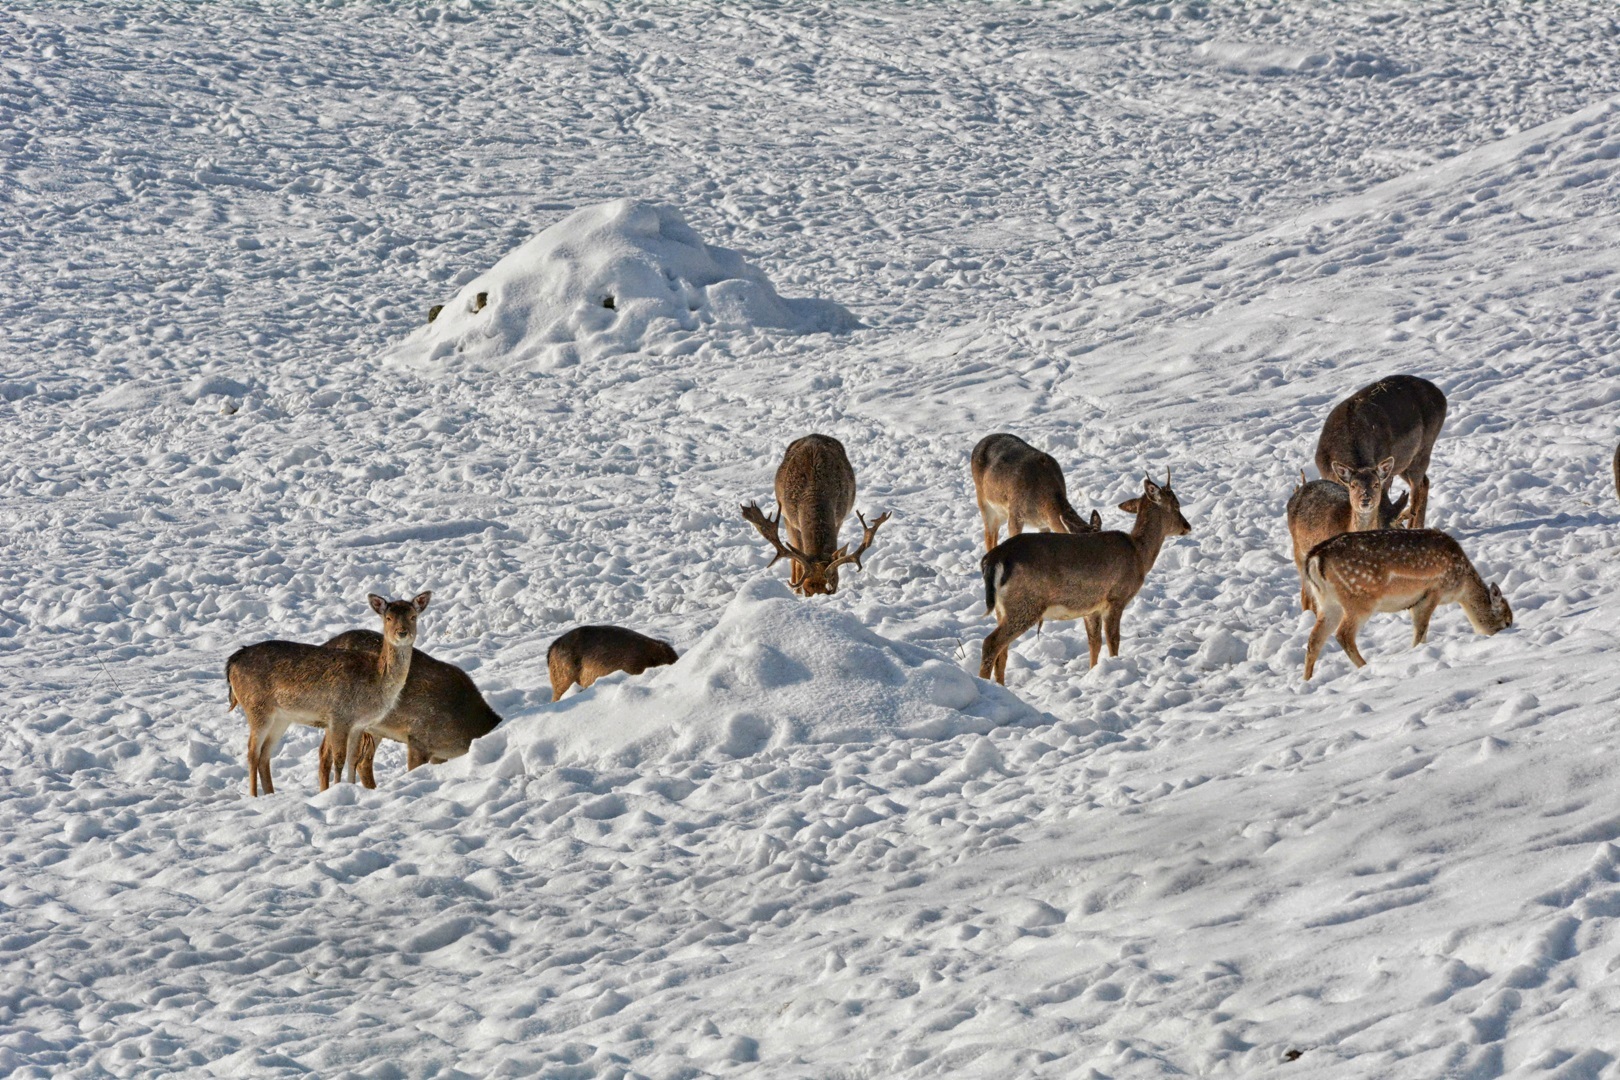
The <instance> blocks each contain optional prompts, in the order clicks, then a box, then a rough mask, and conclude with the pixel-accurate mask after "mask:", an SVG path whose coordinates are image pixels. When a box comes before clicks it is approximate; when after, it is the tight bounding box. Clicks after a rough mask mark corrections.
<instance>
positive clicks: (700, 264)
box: [390, 199, 858, 370]
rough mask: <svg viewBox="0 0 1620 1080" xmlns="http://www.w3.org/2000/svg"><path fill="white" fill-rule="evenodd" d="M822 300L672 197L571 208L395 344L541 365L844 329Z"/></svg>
mask: <svg viewBox="0 0 1620 1080" xmlns="http://www.w3.org/2000/svg"><path fill="white" fill-rule="evenodd" d="M856 325H858V324H857V323H856V321H855V318H854V316H852V315H850V313H849V312H848V311H846V310H845V309H844V308H843V307H841V306H840V305H838V304H836V303H833V302H832V301H829V300H784V299H783V298H782V297H780V296H778V295H777V294H776V289H775V288H773V287H772V286H771V283H770V282H769V281H768V280H766V278H765V275H764V274H762V273H760V272H759V270H758V269H756V268H755V267H752V266H750V265H748V263H746V262H745V261H744V260H743V258H742V256H741V255H739V254H737V253H736V252H735V251H728V250H726V249H725V248H717V247H711V246H710V245H708V244H705V243H704V242H703V241H702V240H701V239H700V238H699V237H698V235H697V234H696V233H695V232H693V231H692V229H691V227H690V226H689V225H687V224H686V222H685V221H683V220H681V216H680V214H678V213H676V212H675V211H674V210H673V209H671V208H670V207H667V206H657V205H653V204H650V203H645V202H640V201H637V200H635V199H617V200H615V201H613V202H611V203H606V204H603V205H600V206H589V207H586V208H584V209H582V210H578V211H576V212H575V213H573V214H570V215H569V216H568V217H566V218H564V219H563V220H562V221H559V222H558V223H557V224H555V225H553V226H551V227H550V228H549V229H546V230H545V231H544V232H542V233H541V234H540V235H539V236H537V237H535V238H534V239H533V240H530V241H529V242H528V243H526V244H524V245H523V246H522V247H520V248H518V249H517V250H516V251H514V252H512V253H511V254H510V255H508V256H506V257H505V258H503V259H502V260H501V261H500V262H498V263H496V264H495V266H494V267H493V268H491V269H490V270H489V272H488V273H485V274H480V275H479V276H477V277H475V278H473V279H472V281H470V282H468V283H467V284H466V285H465V286H463V287H462V289H461V291H460V292H458V293H457V294H456V296H455V298H454V299H453V300H451V301H450V302H449V303H448V304H446V305H445V306H444V310H443V311H441V312H440V313H439V315H438V318H436V319H435V320H434V321H433V322H432V323H431V324H429V325H428V326H427V327H425V328H424V329H422V330H420V331H418V332H417V333H416V334H413V335H412V336H411V337H410V338H409V339H407V340H406V341H405V342H404V343H403V344H402V345H401V346H400V347H399V348H398V349H397V350H395V351H394V352H392V353H391V354H390V355H391V357H392V358H394V359H397V360H398V361H399V362H400V363H404V364H415V365H417V366H418V367H421V368H425V369H428V370H432V369H433V368H434V367H437V366H452V365H453V366H460V365H464V364H483V365H488V366H494V367H500V368H509V367H513V366H516V365H521V364H529V365H534V366H538V367H542V368H549V367H560V366H566V365H568V364H577V363H579V362H580V361H581V360H582V359H584V360H594V359H597V358H599V357H601V356H604V355H606V354H608V353H615V352H645V351H649V350H651V351H654V352H657V353H660V354H668V353H669V352H671V351H672V350H676V349H680V348H683V347H692V346H695V345H696V344H697V342H695V341H693V340H692V333H691V332H693V331H696V330H698V329H699V328H704V329H706V330H709V331H711V332H725V331H731V332H733V333H736V332H739V331H747V330H755V329H773V330H783V331H789V332H792V333H798V334H809V333H816V332H826V333H833V332H841V331H847V330H851V329H853V328H854V327H855V326H856Z"/></svg>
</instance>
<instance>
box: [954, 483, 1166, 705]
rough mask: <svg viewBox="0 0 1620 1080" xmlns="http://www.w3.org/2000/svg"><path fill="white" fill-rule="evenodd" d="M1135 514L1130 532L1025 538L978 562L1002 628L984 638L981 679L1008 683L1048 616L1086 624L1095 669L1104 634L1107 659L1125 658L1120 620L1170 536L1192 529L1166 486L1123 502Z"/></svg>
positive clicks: (1151, 486)
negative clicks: (1021, 648)
mask: <svg viewBox="0 0 1620 1080" xmlns="http://www.w3.org/2000/svg"><path fill="white" fill-rule="evenodd" d="M1119 508H1120V509H1121V510H1123V511H1125V512H1126V513H1127V514H1135V515H1136V524H1135V525H1134V526H1132V528H1131V531H1130V532H1128V533H1124V532H1119V531H1117V530H1112V529H1111V530H1109V531H1107V532H1085V533H1021V534H1019V535H1018V536H1010V537H1008V538H1007V539H1006V541H1004V542H1003V543H1001V544H999V545H997V546H996V548H995V550H993V551H991V552H990V553H989V554H988V555H986V556H985V557H984V559H983V560H982V561H981V562H980V564H979V565H980V566H982V567H983V568H984V602H985V608H986V609H987V610H986V614H988V613H989V612H991V611H993V612H995V615H996V628H995V629H994V630H992V631H990V635H989V636H988V637H986V638H985V639H984V649H983V651H982V653H981V655H980V661H979V678H981V679H988V678H990V677H991V675H992V673H993V674H994V675H995V679H996V681H997V682H999V683H1001V684H1002V685H1006V682H1007V650H1008V648H1009V647H1010V646H1011V645H1012V643H1013V641H1014V640H1016V639H1017V638H1018V636H1019V635H1020V634H1022V633H1024V631H1026V630H1028V629H1029V628H1030V627H1032V626H1034V625H1035V624H1036V623H1038V622H1043V621H1045V620H1047V619H1084V620H1085V621H1086V641H1087V643H1088V644H1090V646H1091V664H1092V666H1093V667H1095V666H1096V664H1097V656H1098V654H1099V653H1100V652H1101V651H1102V643H1103V635H1104V633H1105V632H1106V634H1107V636H1108V655H1109V656H1118V655H1119V619H1120V616H1121V615H1122V614H1123V613H1124V611H1125V605H1126V604H1129V603H1130V602H1131V598H1132V597H1134V596H1135V595H1136V594H1137V593H1138V592H1140V591H1141V588H1142V582H1143V581H1145V580H1146V579H1147V573H1148V571H1149V570H1151V569H1153V564H1154V562H1155V561H1156V560H1157V559H1158V557H1159V549H1160V548H1161V547H1163V546H1164V540H1165V537H1167V536H1186V535H1187V534H1188V533H1190V532H1192V526H1191V525H1189V524H1187V519H1186V518H1185V517H1183V516H1182V515H1181V503H1180V502H1179V501H1178V500H1177V499H1176V494H1175V492H1173V491H1171V490H1170V474H1169V473H1165V477H1164V486H1162V487H1161V486H1159V485H1158V484H1155V483H1154V482H1153V481H1152V480H1144V481H1143V484H1142V494H1141V496H1139V497H1138V498H1135V499H1131V500H1130V501H1129V502H1123V503H1120V504H1119Z"/></svg>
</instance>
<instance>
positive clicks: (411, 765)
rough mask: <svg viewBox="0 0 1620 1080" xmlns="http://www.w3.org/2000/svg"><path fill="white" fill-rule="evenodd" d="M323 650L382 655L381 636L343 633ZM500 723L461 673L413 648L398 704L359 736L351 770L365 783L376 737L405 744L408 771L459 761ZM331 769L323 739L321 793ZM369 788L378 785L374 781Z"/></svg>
mask: <svg viewBox="0 0 1620 1080" xmlns="http://www.w3.org/2000/svg"><path fill="white" fill-rule="evenodd" d="M322 648H327V649H349V650H352V651H354V652H359V653H366V654H368V655H370V656H372V657H376V656H378V655H379V654H381V652H382V649H383V636H382V635H381V634H379V633H377V631H375V630H346V631H344V632H343V633H341V634H339V635H338V636H337V637H335V638H333V639H332V640H330V641H328V642H327V643H326V644H325V645H324V646H322ZM500 722H501V716H500V714H499V713H497V712H496V711H495V710H494V709H492V708H490V707H489V702H487V701H485V700H484V695H483V694H480V693H479V692H478V686H477V684H476V683H474V682H473V681H472V679H471V678H470V677H469V676H468V675H467V673H466V672H465V671H462V670H461V669H460V668H458V667H456V665H454V664H447V663H445V662H444V661H443V660H438V659H435V658H434V657H431V656H429V655H428V654H427V653H425V652H423V651H422V650H420V649H412V650H411V666H410V671H409V673H408V674H407V675H406V676H405V685H404V686H403V687H402V688H401V689H400V692H399V700H398V701H396V702H395V703H394V707H393V709H392V710H390V711H389V713H388V715H387V716H384V717H383V718H382V719H381V720H379V721H377V722H375V723H373V724H372V725H371V727H370V728H369V729H368V730H367V731H366V732H365V733H364V734H363V735H362V736H361V738H360V745H359V748H358V750H357V756H358V760H357V761H356V762H355V771H356V773H357V774H358V775H359V776H361V777H362V782H364V777H365V776H366V774H367V773H368V772H369V771H370V768H371V757H372V754H373V753H374V752H375V750H376V745H377V738H378V737H379V736H380V737H382V738H385V739H392V740H393V741H395V742H401V743H404V744H405V767H406V769H407V770H410V769H415V768H417V767H419V766H422V765H429V764H431V765H442V764H444V763H445V762H446V761H449V760H450V759H451V758H458V757H460V756H461V755H463V754H465V753H466V752H467V750H468V749H469V748H470V747H471V746H472V741H473V740H474V739H478V738H482V737H483V736H485V735H488V734H489V733H490V732H491V731H494V730H495V727H496V725H497V724H499V723H500ZM368 747H369V750H368ZM335 766H336V762H335V756H334V755H333V753H332V747H330V746H328V745H327V744H326V743H325V742H324V741H323V742H322V743H321V765H320V768H321V777H320V780H321V790H322V791H325V790H326V788H327V786H328V784H329V783H330V782H331V781H332V780H336V779H337V768H336V767H335ZM367 786H368V787H376V786H377V785H376V782H375V781H373V782H372V783H370V784H368V785H367Z"/></svg>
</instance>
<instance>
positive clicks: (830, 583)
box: [742, 435, 889, 596]
mask: <svg viewBox="0 0 1620 1080" xmlns="http://www.w3.org/2000/svg"><path fill="white" fill-rule="evenodd" d="M776 506H777V511H776V516H775V517H774V518H767V517H766V516H765V514H764V512H763V511H761V510H760V508H759V505H758V504H757V503H748V504H746V505H745V506H743V508H742V516H743V520H744V521H746V522H748V523H749V524H751V525H753V526H754V528H756V529H758V530H759V534H760V535H761V536H763V537H764V538H765V539H766V540H767V541H769V542H770V545H771V546H772V547H774V548H775V549H776V556H775V557H774V558H772V559H771V561H770V563H769V564H768V565H773V566H774V565H775V564H776V560H777V559H780V558H781V557H782V556H784V555H786V556H787V557H788V558H789V559H791V560H792V562H793V569H792V571H791V572H790V573H789V575H788V583H789V584H790V585H792V586H793V590H794V591H795V592H798V593H801V594H803V595H805V596H816V595H826V596H831V595H832V594H833V593H835V592H837V591H838V568H839V567H840V566H842V565H844V564H845V563H851V562H852V563H854V564H855V569H857V570H859V569H861V568H862V567H861V556H862V555H863V554H865V553H866V549H867V548H869V547H871V546H872V538H873V537H875V536H876V535H877V531H878V527H879V526H881V525H882V524H883V523H884V522H885V521H888V520H889V515H888V514H887V513H885V514H883V515H881V516H880V517H879V518H878V519H877V520H876V521H874V522H872V524H870V525H868V524H867V523H866V517H865V515H864V514H860V513H857V514H856V515H855V516H856V517H858V518H860V522H861V527H862V528H863V529H865V530H866V534H865V536H863V537H862V538H861V546H860V547H858V548H856V549H855V550H854V551H850V550H849V549H848V548H846V547H839V546H838V530H839V528H840V527H841V526H842V525H843V524H844V519H845V518H847V517H849V512H850V511H851V510H852V509H854V507H855V470H854V469H853V468H852V467H851V466H850V464H849V455H848V454H846V453H844V444H843V443H841V442H839V441H838V440H837V439H835V438H833V437H832V436H830V435H806V436H804V437H803V438H802V439H795V440H794V441H793V442H792V443H790V444H789V445H788V448H787V452H786V453H785V454H783V455H782V464H781V465H780V466H778V467H777V470H776ZM779 523H785V524H786V525H787V534H788V535H787V542H786V543H783V542H782V539H781V537H780V536H779V535H778V533H777V525H778V524H779Z"/></svg>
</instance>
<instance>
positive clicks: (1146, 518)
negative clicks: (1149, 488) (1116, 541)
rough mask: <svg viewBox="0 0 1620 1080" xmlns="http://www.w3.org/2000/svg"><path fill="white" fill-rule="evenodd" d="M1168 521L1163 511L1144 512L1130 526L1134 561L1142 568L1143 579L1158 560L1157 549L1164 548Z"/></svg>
mask: <svg viewBox="0 0 1620 1080" xmlns="http://www.w3.org/2000/svg"><path fill="white" fill-rule="evenodd" d="M1143 501H1144V502H1145V501H1146V500H1145V499H1144V500H1143ZM1168 520H1169V518H1168V516H1167V515H1166V514H1165V513H1164V512H1163V511H1159V512H1157V513H1155V512H1153V511H1144V512H1142V513H1139V514H1137V515H1136V524H1135V525H1133V526H1131V543H1132V544H1134V545H1135V546H1136V561H1137V563H1138V564H1139V565H1140V566H1141V568H1142V576H1143V577H1147V574H1148V571H1149V570H1152V569H1153V564H1154V563H1155V562H1157V561H1158V560H1159V549H1160V548H1162V547H1164V537H1165V525H1166V523H1167V522H1168Z"/></svg>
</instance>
